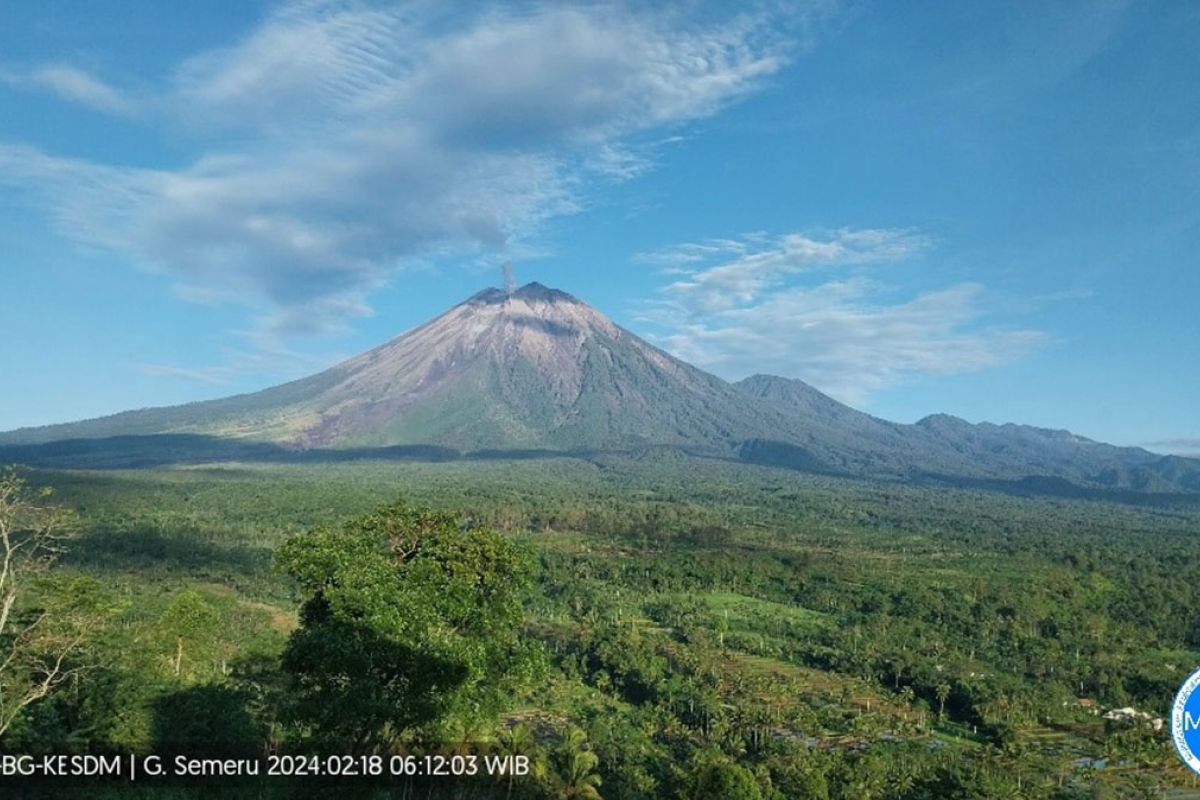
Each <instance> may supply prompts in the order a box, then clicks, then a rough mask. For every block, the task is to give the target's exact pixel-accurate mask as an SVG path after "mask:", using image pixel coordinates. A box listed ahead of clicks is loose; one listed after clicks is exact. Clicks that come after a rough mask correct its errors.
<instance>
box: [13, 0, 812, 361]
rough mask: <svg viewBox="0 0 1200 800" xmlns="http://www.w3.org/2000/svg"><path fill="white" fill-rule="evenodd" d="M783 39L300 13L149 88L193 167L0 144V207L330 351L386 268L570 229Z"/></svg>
mask: <svg viewBox="0 0 1200 800" xmlns="http://www.w3.org/2000/svg"><path fill="white" fill-rule="evenodd" d="M789 14H790V15H792V17H793V18H797V19H798V18H800V17H802V16H803V15H802V14H801V13H800V12H795V11H792V12H789ZM786 21H787V20H781V19H780V16H779V14H777V13H770V14H768V13H758V12H755V13H745V14H738V15H734V16H727V17H726V18H725V19H723V20H720V21H719V22H711V21H710V22H705V23H698V22H695V21H694V20H691V19H688V18H687V17H686V16H685V15H683V14H681V13H679V12H678V11H664V12H659V11H651V10H631V8H630V7H626V6H620V5H613V6H606V5H580V6H556V5H541V4H536V5H528V6H516V5H514V6H510V7H508V10H505V11H494V10H493V11H481V10H479V8H478V7H476V6H472V5H469V4H462V5H453V6H451V5H449V4H435V3H413V4H403V5H381V4H373V3H357V2H333V1H330V2H324V1H322V0H305V1H302V2H297V3H293V4H289V5H286V6H284V7H282V8H280V9H278V10H277V11H276V12H274V13H272V14H271V15H270V16H269V17H268V18H267V19H266V20H265V21H264V22H263V23H262V24H261V25H260V26H259V27H258V28H257V29H255V30H253V31H251V32H249V33H248V34H247V35H246V36H245V37H244V38H243V39H242V40H240V41H238V42H234V43H232V44H231V45H230V46H228V47H225V48H222V49H219V50H214V51H211V52H205V53H201V54H199V55H196V56H194V57H192V58H189V59H187V60H186V61H184V62H183V63H180V64H179V65H178V66H177V67H176V68H175V69H174V70H173V71H172V72H171V73H170V74H168V75H165V76H161V79H160V80H159V84H160V91H159V94H158V95H157V96H155V97H153V98H152V99H151V100H148V101H146V104H145V106H144V107H143V108H141V109H140V110H141V111H142V112H143V113H145V114H147V115H148V119H149V120H150V121H151V122H155V121H156V122H157V124H159V125H160V126H161V128H162V130H163V131H165V132H168V133H169V132H171V131H175V132H176V133H177V134H181V135H182V136H183V137H185V138H184V141H187V142H191V143H192V144H193V145H195V144H197V143H198V144H199V146H200V150H199V151H198V153H197V155H196V157H195V158H194V159H193V160H192V161H191V163H190V164H188V165H186V166H184V167H182V168H178V169H161V170H154V169H144V168H131V167H128V166H123V165H121V164H117V163H97V162H91V161H81V160H75V159H68V158H60V157H56V156H54V155H52V154H48V153H45V152H42V151H40V150H37V149H35V148H33V147H29V146H26V145H22V144H16V143H8V144H4V143H2V142H0V183H8V184H10V185H16V186H18V187H21V188H24V189H26V190H28V191H29V192H30V193H31V196H35V197H38V198H39V199H40V200H41V201H42V202H43V203H44V204H45V205H46V207H47V208H48V209H49V210H50V212H51V213H52V215H53V217H54V219H55V220H56V222H57V223H58V225H59V227H60V229H61V230H62V231H63V232H64V233H66V234H67V235H69V236H71V237H73V238H75V239H77V240H80V241H84V242H86V243H89V244H93V245H97V246H101V247H105V248H108V249H111V250H115V251H118V252H120V253H123V254H126V255H128V256H129V257H131V258H132V259H133V260H135V261H137V262H139V263H141V264H143V265H145V266H146V267H147V268H150V269H153V270H157V271H159V272H161V273H163V274H165V275H167V276H169V277H170V278H171V279H173V280H174V282H175V283H176V285H177V290H178V293H179V294H180V296H182V297H185V298H188V299H193V300H197V301H200V302H208V303H216V302H235V303H242V304H246V305H247V306H250V307H252V308H254V309H256V312H255V313H257V315H258V328H259V330H260V331H261V333H262V335H263V336H264V337H269V336H276V337H278V338H280V339H281V340H282V338H284V337H287V336H291V335H296V334H305V333H317V332H322V331H328V330H330V329H335V328H336V327H337V326H339V325H341V324H343V323H344V322H345V321H346V320H348V319H351V318H353V317H354V316H356V315H361V314H365V313H369V295H370V293H371V292H372V291H373V290H375V289H377V288H378V287H380V286H381V285H383V284H384V283H386V282H387V281H389V280H390V279H392V277H393V276H394V275H395V274H396V272H397V270H398V269H399V268H400V267H401V266H402V265H403V264H405V263H406V262H407V261H409V260H411V259H416V258H427V257H430V256H431V255H437V254H442V255H445V254H456V255H460V256H461V255H464V254H465V255H468V256H470V255H472V254H474V255H477V254H479V253H481V252H487V251H493V252H496V251H501V250H505V249H506V248H512V247H514V246H523V245H525V244H526V243H528V242H530V241H531V240H533V239H534V238H536V236H537V234H538V232H539V231H540V230H541V228H542V225H543V223H544V222H545V221H546V220H547V219H549V218H552V217H555V216H558V215H563V214H570V213H573V212H575V211H577V210H579V209H580V208H581V207H583V206H584V205H585V204H586V203H587V202H588V196H589V187H590V186H591V183H592V182H593V181H595V180H604V181H611V180H623V179H627V178H630V177H632V176H635V175H638V174H640V173H642V172H644V171H646V170H647V169H650V168H652V166H653V155H652V151H651V150H647V149H646V148H645V147H643V146H640V145H639V144H638V141H637V140H638V138H639V135H640V134H642V133H644V132H648V131H652V130H655V129H660V128H664V127H668V128H669V127H671V126H674V125H677V124H679V123H683V122H686V121H689V120H694V119H698V118H702V117H705V116H707V115H710V114H712V113H714V112H716V111H717V110H719V109H720V108H722V107H724V106H725V105H727V104H728V103H730V102H731V101H734V100H736V99H737V98H739V97H741V96H743V95H745V94H747V93H749V92H751V91H753V90H755V89H756V88H757V87H758V86H759V85H760V84H761V82H762V80H763V79H764V78H766V77H767V76H769V75H771V74H772V73H774V72H775V71H777V70H778V69H779V68H780V67H781V66H782V65H783V64H784V62H785V60H786V58H787V53H788V52H789V47H790V44H789V42H788V41H786V40H785V39H784V37H783V36H781V35H780V34H779V33H777V32H776V29H777V27H778V26H779V25H780V24H781V23H782V22H786ZM54 69H55V70H57V71H52V72H46V71H45V70H43V71H42V73H39V74H41V78H40V80H43V81H44V82H45V85H46V86H47V87H50V88H52V89H53V90H54V91H56V92H58V93H59V94H61V95H63V96H66V97H70V98H71V99H74V100H77V101H80V102H87V103H90V104H91V105H93V106H95V107H107V108H108V109H109V110H118V109H120V108H123V107H125V105H126V104H127V103H128V101H127V100H126V99H125V97H124V96H123V95H122V94H120V93H119V92H118V91H117V90H116V89H113V88H112V87H108V86H107V85H106V84H103V83H101V82H99V81H98V80H96V79H94V78H89V77H88V76H87V75H86V74H84V73H82V72H78V71H76V70H71V69H70V68H54ZM660 139H661V136H660ZM206 142H207V143H209V144H204V143H206Z"/></svg>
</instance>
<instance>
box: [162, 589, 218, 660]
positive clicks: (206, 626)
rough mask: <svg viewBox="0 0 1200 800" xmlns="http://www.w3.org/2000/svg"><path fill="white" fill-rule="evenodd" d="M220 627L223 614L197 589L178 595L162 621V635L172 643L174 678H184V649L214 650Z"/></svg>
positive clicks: (168, 607) (164, 613)
mask: <svg viewBox="0 0 1200 800" xmlns="http://www.w3.org/2000/svg"><path fill="white" fill-rule="evenodd" d="M220 624H221V615H220V614H219V613H217V610H216V609H215V608H213V606H212V604H211V603H209V602H208V601H207V600H205V599H204V595H202V594H200V593H199V592H197V591H196V590H195V589H186V590H184V591H182V592H180V593H179V594H177V595H175V597H174V599H172V600H171V604H170V605H169V606H167V609H166V611H164V612H163V615H162V618H161V619H160V620H159V627H160V629H161V632H162V634H163V636H164V637H165V638H166V639H167V640H168V641H169V642H170V643H171V652H172V655H171V670H172V672H173V673H174V674H175V677H177V678H178V677H181V675H182V672H183V657H184V651H185V649H187V650H193V649H201V650H202V649H205V648H208V649H210V650H211V649H213V648H212V642H213V638H214V636H215V635H216V633H217V629H218V627H219V626H220ZM185 645H186V646H187V647H185Z"/></svg>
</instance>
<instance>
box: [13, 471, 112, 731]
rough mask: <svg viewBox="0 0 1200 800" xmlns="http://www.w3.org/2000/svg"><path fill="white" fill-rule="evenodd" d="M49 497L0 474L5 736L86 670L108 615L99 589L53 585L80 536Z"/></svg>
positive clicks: (73, 583)
mask: <svg viewBox="0 0 1200 800" xmlns="http://www.w3.org/2000/svg"><path fill="white" fill-rule="evenodd" d="M50 496H51V492H50V490H49V489H42V490H41V491H38V492H35V491H33V490H32V489H31V488H30V487H29V486H28V484H27V483H26V482H25V480H24V479H23V478H22V477H21V476H20V475H19V474H18V473H17V472H16V471H15V470H12V469H9V470H6V471H4V472H3V473H0V735H3V734H4V732H5V731H6V730H8V728H9V726H10V725H12V723H13V721H14V720H15V719H16V718H17V716H18V715H19V714H20V713H21V711H22V710H24V709H25V708H26V707H27V706H29V705H30V704H31V703H34V702H36V701H37V700H40V699H42V698H43V697H45V696H46V695H48V694H50V693H51V692H52V691H54V689H55V688H57V687H58V686H59V685H60V684H62V683H63V682H64V681H66V680H67V679H68V678H70V677H71V676H73V675H75V674H77V673H78V672H79V671H81V670H82V669H84V668H85V666H86V665H85V664H83V663H82V662H81V661H80V660H79V657H80V655H81V653H82V651H83V648H84V644H85V641H86V640H87V638H88V635H89V633H92V632H94V631H95V630H96V629H97V628H98V627H99V623H100V622H101V621H102V619H103V618H104V617H105V615H106V611H107V609H106V608H105V604H104V602H103V600H102V598H101V593H100V590H99V586H98V585H97V584H96V583H95V581H91V580H87V579H74V580H70V581H67V582H66V585H61V584H60V585H55V583H54V582H53V581H51V580H50V579H49V570H50V568H51V566H52V565H53V564H54V562H55V561H56V560H57V559H58V557H59V555H60V554H61V553H62V552H63V547H64V544H65V540H66V539H67V538H68V537H69V536H70V535H71V534H72V533H73V532H74V531H75V530H76V525H75V519H74V517H73V515H72V514H71V513H70V512H69V511H67V510H66V509H63V508H61V507H59V506H56V505H53V504H52V503H51V502H50Z"/></svg>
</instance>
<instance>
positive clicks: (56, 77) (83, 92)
mask: <svg viewBox="0 0 1200 800" xmlns="http://www.w3.org/2000/svg"><path fill="white" fill-rule="evenodd" d="M0 83H6V84H8V85H9V86H15V87H17V88H20V89H26V90H34V91H47V92H50V93H51V94H54V95H56V96H57V97H59V98H60V99H62V100H66V101H68V102H72V103H78V104H80V105H82V106H86V107H88V108H91V109H94V110H96V111H103V112H106V113H110V114H121V115H129V114H132V113H134V110H135V107H136V106H135V103H134V101H133V100H131V99H130V98H129V97H127V96H126V95H125V94H124V93H122V92H121V91H120V90H119V89H117V88H116V87H114V86H112V85H110V84H108V83H105V82H104V81H103V80H101V79H100V78H98V77H96V76H95V75H92V74H91V73H89V72H85V71H83V70H81V69H78V68H76V67H72V66H70V65H67V64H45V65H42V66H40V67H37V68H35V69H31V70H25V71H16V70H0Z"/></svg>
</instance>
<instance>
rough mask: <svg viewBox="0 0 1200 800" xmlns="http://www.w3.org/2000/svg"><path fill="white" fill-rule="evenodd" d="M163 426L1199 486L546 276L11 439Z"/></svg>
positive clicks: (1125, 456) (1189, 472) (1162, 467)
mask: <svg viewBox="0 0 1200 800" xmlns="http://www.w3.org/2000/svg"><path fill="white" fill-rule="evenodd" d="M164 434H173V435H177V434H191V435H199V436H202V437H205V440H206V441H208V440H212V439H216V440H220V441H236V442H251V443H269V444H272V445H274V446H277V447H282V448H285V449H288V450H295V451H300V450H314V449H320V450H329V449H334V450H336V449H346V448H368V449H369V448H378V447H391V446H398V445H433V446H437V447H440V448H451V449H453V450H456V451H459V452H471V451H482V450H487V451H515V450H523V451H529V450H552V451H571V452H581V451H582V452H588V451H592V452H594V451H636V450H640V449H644V448H647V447H658V446H669V447H675V448H678V449H682V450H684V451H687V452H689V453H691V454H693V455H702V456H715V457H719V458H738V459H741V460H744V461H748V462H753V463H761V464H771V465H776V466H784V467H789V468H793V469H804V470H811V471H819V472H828V473H836V474H848V475H863V476H874V477H894V478H913V477H927V476H929V477H937V478H952V479H956V480H964V479H965V480H972V481H984V482H986V481H989V480H1003V481H1020V480H1029V479H1038V480H1045V479H1051V480H1055V481H1067V482H1070V484H1072V485H1075V486H1083V487H1103V488H1108V489H1111V488H1120V489H1133V490H1137V491H1178V490H1185V491H1200V462H1197V461H1194V460H1191V459H1183V458H1175V457H1166V456H1158V455H1155V454H1153V453H1149V452H1147V451H1145V450H1140V449H1137V448H1118V447H1113V446H1110V445H1104V444H1099V443H1096V442H1091V441H1089V440H1086V439H1082V438H1081V437H1078V436H1074V435H1072V434H1070V433H1067V432H1065V431H1047V430H1044V429H1040V428H1032V427H1028V426H1017V425H989V424H986V423H985V424H981V425H972V424H970V423H968V422H965V421H963V420H959V419H956V418H954V417H948V416H945V415H934V416H931V417H927V418H926V419H923V420H921V421H920V422H918V423H916V424H915V425H900V424H897V423H893V422H888V421H886V420H881V419H877V418H875V417H872V416H869V415H867V414H863V413H862V412H859V411H856V410H854V409H852V408H850V407H848V406H845V405H843V404H841V403H839V402H837V401H836V400H833V399H832V398H830V397H828V396H826V395H824V394H822V393H821V392H819V391H817V390H816V389H814V388H813V387H811V386H809V385H807V384H805V383H803V382H801V381H797V380H789V379H786V378H779V377H775V376H771V375H755V376H752V377H750V378H747V379H745V380H743V381H740V382H738V383H736V384H731V383H727V382H726V381H724V380H721V379H720V378H718V377H716V376H715V375H711V374H709V373H707V372H704V371H702V370H700V369H697V368H696V367H693V366H691V365H689V364H686V363H684V362H683V361H680V360H679V359H677V358H675V357H674V356H671V355H670V354H668V353H666V352H664V351H662V350H660V349H658V348H657V347H655V346H653V345H651V344H650V343H648V342H646V341H645V340H643V339H641V338H639V337H638V336H636V335H634V334H633V333H630V332H629V331H627V330H625V329H624V328H622V327H620V326H619V325H616V324H615V323H613V322H612V320H610V319H608V318H607V317H605V316H604V315H603V314H601V313H600V312H599V311H597V310H596V309H595V308H593V307H592V306H590V305H588V304H587V303H585V302H583V301H581V300H579V299H577V298H575V297H573V296H571V295H570V294H567V293H566V292H563V291H560V290H558V289H552V288H549V287H546V286H543V285H542V284H540V283H530V284H526V285H525V286H522V287H520V288H519V289H515V290H513V291H511V292H510V291H505V290H502V289H495V288H489V289H485V290H483V291H481V292H479V293H477V294H475V295H473V296H472V297H470V298H468V299H467V300H465V301H464V302H462V303H459V304H458V305H456V306H454V307H453V308H451V309H449V310H448V311H446V312H445V313H443V314H441V315H439V316H437V317H435V318H433V319H431V320H430V321H428V322H426V323H425V324H423V325H420V326H418V327H416V328H413V329H412V330H410V331H407V332H405V333H403V334H401V335H400V336H397V337H396V338H394V339H392V340H391V341H389V342H386V343H384V344H382V345H380V346H379V347H376V348H374V349H372V350H369V351H367V352H365V353H363V354H361V355H359V356H355V357H354V358H351V359H349V360H347V361H344V362H342V363H340V364H338V365H336V366H334V367H331V368H330V369H327V370H325V371H324V372H321V373H318V374H316V375H313V376H311V377H308V378H303V379H301V380H298V381H293V382H291V383H286V384H283V385H280V386H276V387H273V388H270V389H265V390H263V391H260V392H255V393H253V394H244V395H238V396H235V397H229V398H225V399H221V400H210V401H206V402H199V403H190V404H188V405H183V406H174V407H170V408H152V409H143V410H139V411H129V412H125V413H122V414H115V415H113V416H109V417H102V418H100V419H94V420H88V421H84V422H77V423H70V424H65V425H52V426H47V427H43V428H27V429H23V430H18V431H12V432H9V433H5V434H0V445H4V446H9V447H10V449H11V446H14V445H15V446H22V445H38V444H44V443H49V442H58V441H60V440H68V439H76V440H77V439H84V440H95V439H105V438H108V437H128V436H161V435H164ZM173 441H174V440H173ZM95 446H96V447H101V446H102V443H97V444H96V445H95ZM172 446H182V445H175V444H172ZM94 449H95V448H94V447H92V446H91V445H89V452H91V451H92V450H94ZM16 455H17V456H18V457H17V458H15V459H13V460H24V459H23V458H22V457H21V456H22V453H17V454H16ZM0 456H4V457H10V456H9V455H8V454H5V453H0Z"/></svg>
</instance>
